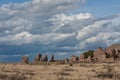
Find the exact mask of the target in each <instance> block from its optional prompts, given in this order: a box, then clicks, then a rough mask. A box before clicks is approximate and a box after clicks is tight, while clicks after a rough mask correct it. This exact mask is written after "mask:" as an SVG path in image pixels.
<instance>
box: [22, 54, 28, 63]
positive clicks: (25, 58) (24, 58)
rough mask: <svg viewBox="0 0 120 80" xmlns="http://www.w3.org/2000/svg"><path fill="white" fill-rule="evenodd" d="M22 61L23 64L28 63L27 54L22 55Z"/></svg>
mask: <svg viewBox="0 0 120 80" xmlns="http://www.w3.org/2000/svg"><path fill="white" fill-rule="evenodd" d="M22 63H25V64H28V63H29V61H28V57H27V56H23V57H22Z"/></svg>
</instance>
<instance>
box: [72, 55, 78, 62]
mask: <svg viewBox="0 0 120 80" xmlns="http://www.w3.org/2000/svg"><path fill="white" fill-rule="evenodd" d="M71 61H73V62H78V61H79V58H78V56H75V55H72V56H71Z"/></svg>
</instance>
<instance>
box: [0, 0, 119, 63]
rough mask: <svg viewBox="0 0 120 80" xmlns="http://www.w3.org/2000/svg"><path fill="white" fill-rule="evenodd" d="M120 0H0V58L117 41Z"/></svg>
mask: <svg viewBox="0 0 120 80" xmlns="http://www.w3.org/2000/svg"><path fill="white" fill-rule="evenodd" d="M119 4H120V0H0V61H20V59H21V56H23V55H28V56H29V57H30V58H33V57H34V56H36V54H37V53H38V52H40V53H42V54H48V55H51V54H54V55H55V56H56V58H58V59H59V58H64V57H69V56H70V55H72V54H74V55H79V54H81V53H82V52H84V51H87V50H90V49H93V50H94V49H96V48H97V47H99V46H101V47H107V46H109V45H111V44H118V43H120V5H119Z"/></svg>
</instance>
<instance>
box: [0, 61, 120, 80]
mask: <svg viewBox="0 0 120 80" xmlns="http://www.w3.org/2000/svg"><path fill="white" fill-rule="evenodd" d="M0 80H120V63H111V64H108V63H99V64H97V63H77V64H72V65H71V64H64V65H63V64H57V63H47V64H38V65H37V64H36V65H34V64H0Z"/></svg>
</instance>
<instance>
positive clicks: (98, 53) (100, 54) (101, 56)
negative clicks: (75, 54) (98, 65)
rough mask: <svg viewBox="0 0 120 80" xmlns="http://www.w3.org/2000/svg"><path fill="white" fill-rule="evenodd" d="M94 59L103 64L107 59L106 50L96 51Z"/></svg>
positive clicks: (99, 49)
mask: <svg viewBox="0 0 120 80" xmlns="http://www.w3.org/2000/svg"><path fill="white" fill-rule="evenodd" d="M93 59H94V60H95V61H99V62H103V61H104V60H105V59H106V54H105V50H104V49H102V48H101V47H99V48H98V49H97V50H95V51H94V57H93Z"/></svg>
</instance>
